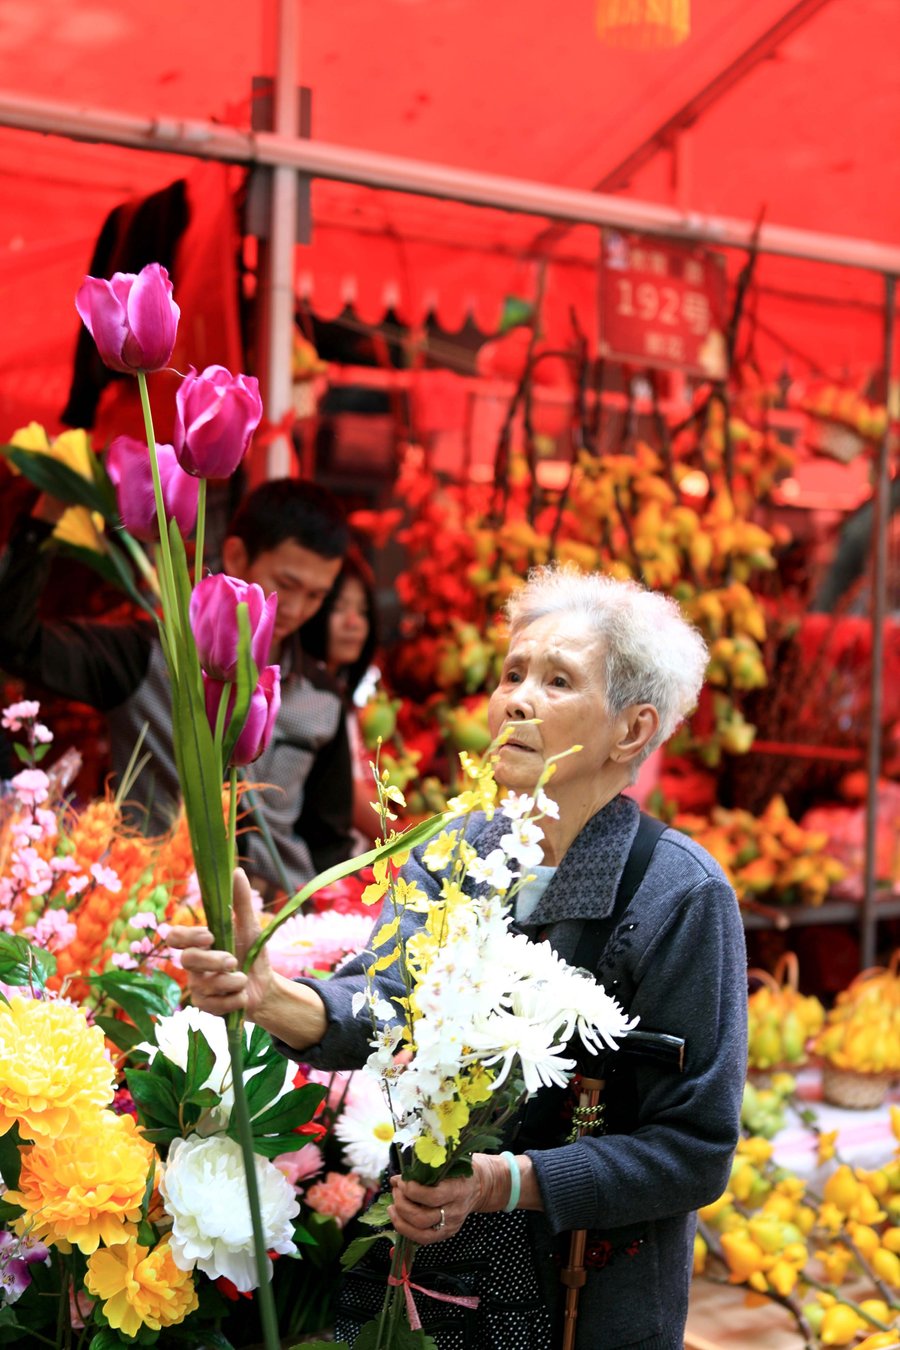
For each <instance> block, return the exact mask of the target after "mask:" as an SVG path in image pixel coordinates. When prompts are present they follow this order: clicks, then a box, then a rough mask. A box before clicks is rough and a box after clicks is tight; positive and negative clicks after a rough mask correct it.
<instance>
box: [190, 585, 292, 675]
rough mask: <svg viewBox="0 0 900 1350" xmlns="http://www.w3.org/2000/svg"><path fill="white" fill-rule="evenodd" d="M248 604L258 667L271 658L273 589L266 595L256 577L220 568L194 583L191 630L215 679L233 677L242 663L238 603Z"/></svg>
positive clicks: (202, 660)
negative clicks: (251, 578) (235, 574)
mask: <svg viewBox="0 0 900 1350" xmlns="http://www.w3.org/2000/svg"><path fill="white" fill-rule="evenodd" d="M241 603H244V604H246V606H247V611H248V618H249V620H250V655H251V656H252V657H253V660H254V662H255V664H256V667H257V669H258V670H261V669H262V667H263V666H264V665H265V663H266V661H268V659H269V648H270V647H271V645H272V634H273V633H274V631H275V615H276V612H277V610H278V597H277V595H276V594H275V592H274V591H273V592H272V594H271V595H270V596H269V598H268V599H266V595H265V592H264V591H263V588H262V587H261V586H257V585H256V583H255V582H253V581H241V580H240V578H238V577H229V576H226V575H225V573H224V572H217V573H216V574H215V575H213V576H210V577H204V578H203V580H202V581H201V582H200V583H199V584H198V585H197V586H195V587H194V589H193V591H192V593H191V604H190V620H191V631H192V632H193V634H194V641H195V642H196V644H197V651H198V653H199V656H200V665H201V666H202V667H203V669H204V670H205V672H206V674H207V675H210V676H211V677H212V678H213V679H214V680H233V679H234V678H235V674H236V672H237V663H238V622H237V607H238V605H239V604H241Z"/></svg>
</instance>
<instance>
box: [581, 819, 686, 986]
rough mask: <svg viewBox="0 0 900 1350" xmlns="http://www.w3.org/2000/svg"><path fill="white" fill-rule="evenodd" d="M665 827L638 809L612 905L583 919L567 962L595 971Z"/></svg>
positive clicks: (662, 822)
mask: <svg viewBox="0 0 900 1350" xmlns="http://www.w3.org/2000/svg"><path fill="white" fill-rule="evenodd" d="M667 828H668V827H667V826H666V824H665V822H664V821H662V820H657V819H656V817H655V816H648V815H645V814H644V812H643V811H642V812H641V817H640V820H639V821H638V828H637V834H636V835H635V836H634V839H633V840H632V842H631V850H630V852H629V854H628V857H627V858H626V860H625V867H624V870H623V872H622V875H621V877H620V879H619V886H618V889H617V891H616V898H615V900H614V901H613V907H612V909H611V910H610V912H609V914H607V915H606V917H605V918H603V919H587V920H585V922H584V924H583V925H582V929H581V934H580V936H579V938H578V945H577V947H576V948H575V954H574V956H573V957H572V961H571V964H572V965H573V966H580V967H581V969H582V970H589V971H591V972H592V973H593V972H594V971H596V969H597V967H598V966H599V964H600V956H601V953H602V951H603V948H604V947H605V946H606V943H607V940H608V939H609V936H610V934H611V933H612V932H613V931H614V929H615V927H616V925H617V924H618V922H619V920H620V919H621V917H622V915H623V914H624V913H625V911H626V909H627V908H628V906H629V905H630V904H631V901H632V900H633V899H634V896H635V894H636V892H637V889H638V887H639V886H640V884H641V882H642V881H643V880H644V873H645V872H646V871H647V868H648V866H649V865H650V859H651V857H652V856H653V850H654V849H655V848H656V841H657V839H658V838H659V836H660V835H661V834H662V832H663V830H665V829H667Z"/></svg>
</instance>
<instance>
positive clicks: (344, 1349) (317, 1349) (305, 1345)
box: [290, 1341, 350, 1350]
mask: <svg viewBox="0 0 900 1350" xmlns="http://www.w3.org/2000/svg"><path fill="white" fill-rule="evenodd" d="M290 1350H350V1346H349V1345H348V1344H347V1342H346V1341H303V1342H300V1343H298V1344H297V1345H292V1346H291V1347H290Z"/></svg>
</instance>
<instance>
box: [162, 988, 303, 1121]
mask: <svg viewBox="0 0 900 1350" xmlns="http://www.w3.org/2000/svg"><path fill="white" fill-rule="evenodd" d="M190 1031H200V1032H202V1034H203V1037H204V1039H205V1040H206V1043H207V1045H208V1046H209V1048H210V1050H211V1051H212V1052H213V1055H214V1056H215V1063H214V1064H213V1067H212V1069H211V1070H210V1072H209V1074H208V1076H207V1078H206V1080H205V1082H204V1083H203V1087H209V1088H212V1090H213V1091H214V1092H215V1093H217V1094H218V1095H219V1096H220V1097H221V1099H222V1101H221V1104H220V1105H219V1106H214V1107H211V1108H210V1109H209V1110H208V1111H205V1112H204V1113H203V1115H202V1116H201V1117H200V1120H199V1122H198V1124H197V1130H198V1133H200V1134H212V1133H214V1132H215V1131H216V1130H223V1129H225V1128H226V1126H227V1125H228V1122H229V1120H230V1119H231V1111H232V1108H233V1106H234V1086H233V1083H232V1078H231V1058H230V1056H229V1053H228V1031H227V1027H226V1024H225V1019H224V1018H222V1017H217V1016H216V1015H215V1014H213V1013H208V1012H203V1011H202V1010H201V1009H200V1008H179V1009H178V1010H177V1011H176V1012H174V1013H172V1014H171V1016H169V1017H160V1018H159V1019H158V1021H157V1022H156V1024H155V1026H154V1035H155V1037H156V1044H155V1045H153V1044H151V1043H150V1042H149V1041H144V1042H143V1043H142V1044H141V1045H139V1046H138V1049H139V1050H145V1051H146V1052H147V1054H148V1055H149V1057H150V1060H151V1062H152V1061H153V1059H154V1058H155V1056H156V1055H157V1054H158V1052H159V1051H162V1053H163V1054H164V1055H165V1057H166V1059H169V1060H171V1061H172V1063H173V1064H177V1065H178V1067H179V1068H180V1069H187V1060H188V1032H190ZM251 1031H252V1027H251V1026H250V1024H249V1023H247V1024H245V1027H244V1046H245V1048H246V1046H247V1044H248V1040H249V1036H250V1033H251ZM261 1067H262V1066H260V1068H256V1069H252V1070H251V1071H250V1072H249V1073H247V1074H246V1075H245V1078H246V1080H247V1081H249V1080H250V1079H251V1078H252V1077H254V1075H255V1074H257V1073H259V1072H260V1071H261ZM295 1073H296V1068H295V1066H294V1065H293V1064H292V1063H291V1062H290V1060H285V1064H284V1082H283V1083H282V1085H281V1088H280V1089H279V1092H278V1097H282V1096H284V1094H285V1093H286V1092H290V1090H291V1088H292V1086H293V1081H294V1075H295Z"/></svg>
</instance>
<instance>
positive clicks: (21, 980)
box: [0, 933, 56, 989]
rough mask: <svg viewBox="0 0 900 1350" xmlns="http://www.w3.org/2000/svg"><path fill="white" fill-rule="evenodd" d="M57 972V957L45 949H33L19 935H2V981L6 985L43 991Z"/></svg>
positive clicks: (0, 939) (0, 974)
mask: <svg viewBox="0 0 900 1350" xmlns="http://www.w3.org/2000/svg"><path fill="white" fill-rule="evenodd" d="M55 970H56V957H55V956H51V954H50V952H46V951H44V949H43V947H32V945H31V943H30V942H28V941H26V939H25V938H23V937H21V936H20V935H19V934H18V933H0V980H2V981H3V983H4V984H14V985H26V984H27V985H34V986H35V987H36V988H38V989H43V988H44V986H45V985H46V983H47V980H48V979H49V977H50V976H51V975H52V974H53V972H54V971H55Z"/></svg>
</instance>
